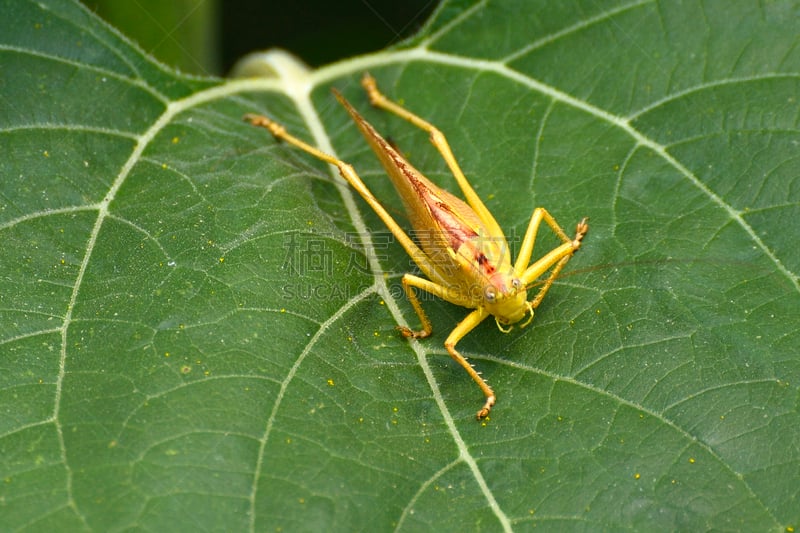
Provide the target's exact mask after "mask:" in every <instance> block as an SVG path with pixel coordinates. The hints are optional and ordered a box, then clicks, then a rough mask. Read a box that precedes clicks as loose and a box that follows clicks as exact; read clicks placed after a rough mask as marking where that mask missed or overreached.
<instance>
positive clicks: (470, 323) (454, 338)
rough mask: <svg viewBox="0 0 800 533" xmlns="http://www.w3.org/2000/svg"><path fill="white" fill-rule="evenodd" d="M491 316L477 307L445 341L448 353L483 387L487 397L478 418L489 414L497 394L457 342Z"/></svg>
mask: <svg viewBox="0 0 800 533" xmlns="http://www.w3.org/2000/svg"><path fill="white" fill-rule="evenodd" d="M487 316H489V313H487V312H486V311H485V310H484V309H483V308H480V309H476V310H474V311H473V312H471V313H470V314H468V315H467V317H466V318H465V319H464V320H462V321H461V322H459V323H458V325H457V326H456V327H455V329H454V330H453V331H451V332H450V335H448V336H447V340H445V341H444V347H445V348H447V353H449V354H450V357H452V358H453V359H455V361H456V362H457V363H458V364H459V365H461V366H462V367H463V368H464V370H466V371H467V374H469V376H470V377H471V378H472V380H473V381H474V382H475V383H477V384H478V387H480V388H481V391H482V392H483V395H484V396H485V397H486V401H485V402H484V404H483V407H481V408H480V410H479V411H478V412H477V414H476V415H475V417H476V418H477V419H478V420H482V419H484V418H486V417H487V416H489V411H491V410H492V407H493V406H494V404H495V403H496V402H497V396H495V394H494V390H492V388H491V387H490V386H489V384H488V383H486V380H484V379H483V378H482V377H481V375H480V374H479V373H478V371H477V370H475V367H473V366H472V364H471V363H470V362H469V361H467V358H466V357H464V356H463V355H461V354H460V353H459V352H458V350H456V344H457V343H458V341H460V340H461V339H463V338H464V336H465V335H466V334H467V333H469V332H470V331H472V330H473V329H475V327H476V326H477V325H478V324H480V323H481V322H483V319H484V318H486V317H487Z"/></svg>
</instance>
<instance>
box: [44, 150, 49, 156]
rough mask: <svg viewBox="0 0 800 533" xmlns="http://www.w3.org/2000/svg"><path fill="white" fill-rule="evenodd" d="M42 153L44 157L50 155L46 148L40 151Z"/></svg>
mask: <svg viewBox="0 0 800 533" xmlns="http://www.w3.org/2000/svg"><path fill="white" fill-rule="evenodd" d="M42 154H44V156H45V157H50V152H48V151H47V150H45V151H44V152H42Z"/></svg>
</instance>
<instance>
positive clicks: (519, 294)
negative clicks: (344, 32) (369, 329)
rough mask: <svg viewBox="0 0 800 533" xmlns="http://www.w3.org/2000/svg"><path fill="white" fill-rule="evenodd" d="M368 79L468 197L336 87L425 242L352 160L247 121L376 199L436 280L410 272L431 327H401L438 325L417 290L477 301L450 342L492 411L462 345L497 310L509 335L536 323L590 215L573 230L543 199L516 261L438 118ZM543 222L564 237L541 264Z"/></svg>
mask: <svg viewBox="0 0 800 533" xmlns="http://www.w3.org/2000/svg"><path fill="white" fill-rule="evenodd" d="M361 85H362V86H363V87H364V90H365V91H366V93H367V97H368V98H369V101H370V103H371V104H372V105H373V106H375V107H377V108H379V109H383V110H385V111H388V112H389V113H393V114H395V115H397V116H398V117H400V118H402V119H404V120H406V121H408V122H410V123H411V124H413V125H414V126H417V127H418V128H420V129H422V130H424V131H425V132H427V133H428V134H429V135H430V141H431V143H433V145H434V147H436V149H437V150H438V152H439V153H440V154H441V156H442V158H443V159H444V160H445V162H446V163H447V166H448V167H449V168H450V171H451V172H452V173H453V176H454V177H455V179H456V182H457V183H458V186H459V187H460V188H461V192H462V193H463V195H464V198H465V199H466V202H464V201H463V200H461V199H460V198H458V197H456V196H455V195H453V194H451V193H449V192H447V191H445V190H444V189H442V188H440V187H438V186H437V185H435V184H434V183H432V182H431V181H430V180H429V179H428V178H426V177H425V176H423V175H422V173H420V172H419V171H418V170H417V169H415V168H414V167H413V166H412V165H411V164H410V163H409V162H408V161H407V160H406V159H405V158H404V157H403V156H402V155H401V154H400V153H399V152H398V151H397V150H396V149H395V148H394V147H393V146H392V145H391V144H390V143H389V142H388V141H386V140H385V139H384V138H383V137H381V136H380V134H378V132H377V131H375V128H373V126H372V125H371V124H370V123H369V122H367V121H366V119H364V117H362V116H361V115H360V114H359V113H358V111H356V110H355V109H354V108H353V106H352V105H350V103H349V102H348V101H347V100H346V99H345V98H344V97H343V96H342V95H341V94H340V93H339V92H338V91H337V90H336V89H332V91H333V94H334V95H335V97H336V99H337V100H338V101H339V103H340V104H341V105H342V106H343V107H344V108H345V110H347V112H348V113H349V114H350V117H351V118H352V119H353V122H355V124H356V126H357V127H358V129H359V131H360V132H361V134H362V135H363V136H364V139H366V141H367V143H368V144H369V145H370V147H371V148H372V150H373V151H374V152H375V154H376V155H377V157H378V159H379V160H380V162H381V165H382V166H383V168H384V169H385V171H386V173H387V174H388V175H389V177H390V178H391V180H392V183H393V184H394V187H395V189H396V190H397V192H398V194H399V195H400V197H401V199H402V201H403V204H404V207H405V209H406V211H407V213H408V217H409V219H410V223H411V226H412V227H413V229H414V231H415V235H417V236H425V238H418V239H417V240H418V243H415V242H414V240H413V239H411V238H410V237H409V236H408V235H407V234H406V232H405V231H404V230H403V229H402V228H401V227H400V225H399V224H398V223H397V222H396V221H395V220H394V218H392V216H391V215H390V214H389V213H388V212H387V211H386V209H385V208H384V207H383V206H382V205H381V203H380V202H379V201H378V199H377V198H375V196H374V195H373V194H372V192H370V190H369V189H368V188H367V186H366V185H365V184H364V182H363V181H362V180H361V178H360V177H359V176H358V174H357V173H356V171H355V170H354V169H353V167H352V166H351V165H349V164H347V163H345V162H344V161H341V160H340V159H338V158H336V157H333V156H332V155H329V154H326V153H324V152H322V151H320V150H318V149H316V148H314V147H313V146H311V145H309V144H307V143H305V142H303V141H302V140H300V139H298V138H297V137H294V136H293V135H291V134H289V133H287V131H286V129H285V128H284V127H283V126H281V125H280V124H278V123H276V122H274V121H272V120H271V119H269V118H267V117H265V116H261V115H255V114H247V115H245V116H244V120H246V121H248V122H250V123H251V124H253V125H254V126H260V127H264V128H266V129H267V130H269V131H270V133H272V135H273V136H274V137H275V138H276V139H277V140H281V141H285V142H287V143H289V144H292V145H294V146H296V147H297V148H299V149H301V150H303V151H305V152H307V153H308V154H310V155H312V156H313V157H316V158H317V159H320V160H322V161H324V162H326V163H329V164H331V165H333V166H335V167H336V168H337V170H338V171H339V174H340V175H341V176H342V177H343V178H344V179H345V181H347V183H349V184H350V186H351V187H353V188H354V189H355V190H356V191H357V192H358V193H359V194H360V195H361V197H362V198H363V199H364V200H365V201H366V202H367V203H368V204H369V206H370V207H371V208H372V209H373V210H374V211H375V213H376V214H377V215H378V216H379V217H380V219H381V220H382V221H383V223H384V224H386V227H388V228H389V230H390V231H391V232H392V234H393V235H394V236H395V238H396V239H397V240H398V242H400V244H401V245H402V246H403V248H404V249H405V251H406V252H407V253H408V255H409V256H410V257H411V258H412V260H413V261H414V262H415V263H416V264H417V265H418V266H419V269H420V270H421V271H422V273H423V274H424V275H425V276H426V277H427V279H425V278H423V277H419V276H415V275H412V274H405V275H404V276H403V278H402V285H403V289H404V290H405V293H406V295H407V296H408V300H409V301H410V302H411V305H412V306H413V308H414V311H415V312H416V313H417V316H418V317H419V320H420V323H421V324H422V328H421V329H420V330H413V329H410V328H408V327H405V326H398V329H399V330H400V332H401V333H402V334H403V336H405V337H407V338H413V339H421V338H425V337H428V336H429V335H430V334H431V332H432V331H433V326H432V325H431V322H430V320H429V319H428V317H427V315H426V314H425V311H424V310H423V309H422V305H421V303H420V301H419V298H418V296H417V294H416V292H415V289H419V290H422V291H425V292H428V293H431V294H433V295H435V296H438V297H439V298H442V299H443V300H446V301H448V302H450V303H453V304H456V305H460V306H462V307H466V308H469V309H473V311H472V312H471V313H470V314H468V315H467V316H466V318H464V319H463V320H462V321H461V322H459V323H458V325H457V326H456V327H455V329H453V331H451V332H450V335H448V336H447V339H446V340H445V342H444V346H445V348H446V349H447V352H448V353H449V354H450V356H451V357H452V358H453V359H454V360H455V361H456V362H457V363H458V364H459V365H461V366H462V367H463V368H464V370H466V372H467V373H468V374H469V375H470V377H471V378H472V379H473V380H474V381H475V383H477V384H478V386H479V387H480V389H481V391H482V392H483V394H484V396H485V401H484V404H483V407H481V409H480V410H479V411H478V413H477V418H478V420H481V419H484V418H486V417H487V416H488V415H489V412H490V411H491V409H492V407H493V406H494V404H495V402H496V401H497V397H496V395H495V392H494V390H493V389H492V388H491V387H490V386H489V384H488V383H486V380H484V379H483V377H481V375H480V373H479V372H477V371H476V370H475V368H473V366H472V364H470V363H469V362H468V361H467V359H466V358H465V357H464V356H463V355H461V353H459V352H458V350H456V344H458V341H460V340H461V339H462V338H464V336H465V335H467V334H468V333H469V332H470V331H472V330H473V329H475V327H476V326H478V324H480V323H481V322H482V321H483V320H484V319H485V318H486V317H488V316H489V315H492V316H494V319H495V322H496V323H497V326H498V328H500V330H501V331H502V332H504V333H508V332H509V331H511V329H512V324H516V323H517V322H520V321H522V320H523V319H524V322H523V323H522V325H521V326H520V327H525V326H527V325H528V324H530V322H531V320H533V314H534V310H535V309H536V308H537V307H538V306H539V304H540V303H541V301H542V299H543V298H544V296H545V294H547V291H548V290H550V287H551V285H552V284H553V281H554V280H555V279H556V277H557V276H558V274H559V272H560V271H561V269H562V268H564V266H565V265H566V264H567V262H568V261H569V260H570V258H571V257H572V255H573V254H574V253H575V252H576V251H577V250H578V249H579V248H580V246H581V241H582V239H583V237H584V236H585V235H586V232H587V231H588V230H589V225H588V224H587V219H586V218H584V219H583V220H581V221H580V222H579V223H578V224H577V228H576V232H575V237H574V238H570V237H568V236H567V234H566V233H564V230H562V229H561V227H560V226H559V225H558V223H557V222H556V220H555V219H554V218H553V216H552V215H550V213H548V212H547V210H545V209H544V208H542V207H537V208H536V209H534V211H533V215H532V216H531V219H530V222H529V224H528V229H527V231H526V232H525V237H524V238H523V241H522V244H521V246H520V250H519V255H518V256H517V259H516V261H515V262H514V265H513V266H512V265H511V256H510V252H509V247H508V242H507V241H506V237H505V235H504V234H503V231H502V230H501V229H500V226H499V225H498V224H497V222H496V221H495V219H494V217H493V216H492V214H491V213H490V212H489V210H488V209H487V208H486V206H485V205H484V204H483V202H482V201H481V199H480V198H479V197H478V195H477V193H476V192H475V191H474V190H473V188H472V186H471V185H470V184H469V182H468V181H467V178H466V177H465V176H464V173H463V172H462V171H461V168H460V167H459V165H458V162H457V161H456V158H455V156H454V155H453V152H452V151H451V149H450V145H449V144H448V142H447V139H446V138H445V136H444V134H443V133H442V132H441V131H439V129H437V128H436V127H435V126H433V125H432V124H430V123H429V122H427V121H425V120H423V119H422V118H420V117H419V116H417V115H415V114H413V113H411V112H410V111H408V110H406V109H404V108H403V107H401V106H400V105H399V104H397V103H395V102H392V101H391V100H389V99H388V98H386V97H385V96H384V95H383V94H382V93H381V92H380V91H379V90H378V87H377V85H376V82H375V79H374V78H373V77H372V76H370V75H369V74H365V75H364V77H363V79H362V81H361ZM542 221H544V222H545V223H546V224H547V225H548V226H549V227H550V228H551V229H552V230H553V232H554V233H555V235H556V236H557V237H558V238H559V239H560V240H561V242H562V244H561V245H560V246H558V247H556V248H554V249H553V250H551V251H549V252H548V253H546V254H545V255H544V256H542V257H541V258H539V259H538V260H537V261H535V262H534V263H533V264H531V263H530V260H531V255H532V254H533V247H534V243H535V241H536V235H537V233H538V231H539V226H540V225H541V223H542ZM548 270H550V274H549V276H548V277H547V279H546V280H545V281H544V282H543V283H542V284H541V286H540V287H539V290H538V292H537V293H536V295H535V296H534V297H533V299H532V300H530V301H529V300H528V297H527V292H528V287H529V286H530V285H532V284H533V282H534V281H535V280H536V279H538V278H539V277H540V276H542V275H543V274H544V273H545V272H547V271H548ZM526 317H527V318H526Z"/></svg>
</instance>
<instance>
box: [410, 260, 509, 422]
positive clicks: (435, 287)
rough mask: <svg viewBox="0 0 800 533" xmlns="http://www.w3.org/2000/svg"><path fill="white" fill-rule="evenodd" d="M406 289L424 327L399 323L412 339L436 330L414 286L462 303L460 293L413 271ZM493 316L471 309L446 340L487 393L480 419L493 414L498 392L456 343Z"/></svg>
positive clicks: (457, 358)
mask: <svg viewBox="0 0 800 533" xmlns="http://www.w3.org/2000/svg"><path fill="white" fill-rule="evenodd" d="M402 282H403V289H404V290H405V292H406V295H407V296H408V299H409V301H410V302H411V305H412V306H413V307H414V311H416V312H417V316H418V317H419V319H420V322H422V330H420V331H414V330H412V329H410V328H406V327H402V326H398V329H399V330H400V331H401V332H402V333H403V335H404V336H406V337H412V338H415V339H416V338H424V337H427V336H429V335H430V334H431V331H433V329H432V326H431V322H430V320H429V319H428V316H427V315H426V314H425V311H424V310H423V309H422V304H421V303H420V301H419V297H418V296H417V294H416V292H414V289H415V288H417V289H420V290H423V291H425V292H428V293H431V294H433V295H435V296H438V297H439V298H441V299H443V300H446V301H448V302H451V303H454V304H457V305H462V304H463V302H461V298H459V296H458V293H457V292H455V291H452V290H449V289H448V288H447V287H444V286H442V285H439V284H437V283H434V282H432V281H430V280H427V279H423V278H419V277H417V276H412V275H411V274H406V275H404V276H403V281H402ZM487 316H489V313H487V312H486V311H485V310H484V309H483V308H479V309H476V310H474V311H473V312H471V313H470V314H469V315H467V317H466V318H465V319H464V320H462V321H461V322H459V323H458V325H457V326H456V327H455V329H454V330H453V331H451V332H450V335H448V336H447V339H446V340H445V341H444V347H445V348H446V349H447V353H449V354H450V357H452V358H453V359H454V360H455V361H456V362H457V363H458V364H459V365H461V366H462V368H464V370H466V371H467V374H469V376H470V377H471V378H472V379H473V381H475V383H477V384H478V387H480V388H481V391H483V394H484V396H485V397H486V402H485V403H484V404H483V407H482V408H481V409H480V411H478V413H477V418H478V420H481V419H483V418H486V417H487V416H488V415H489V411H490V410H491V409H492V406H493V405H494V404H495V402H496V401H497V398H496V396H495V394H494V391H493V390H492V388H491V387H490V386H489V384H488V383H486V381H485V380H484V379H483V378H482V377H481V375H480V374H479V373H478V372H477V371H476V370H475V368H474V367H473V366H472V365H471V364H470V362H469V361H467V358H466V357H464V356H463V355H461V354H460V353H459V352H458V350H456V344H457V343H458V341H460V340H461V339H463V338H464V336H465V335H466V334H467V333H469V332H470V331H472V330H473V329H475V327H476V326H477V325H478V324H480V323H481V322H483V319H485V318H486V317H487Z"/></svg>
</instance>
